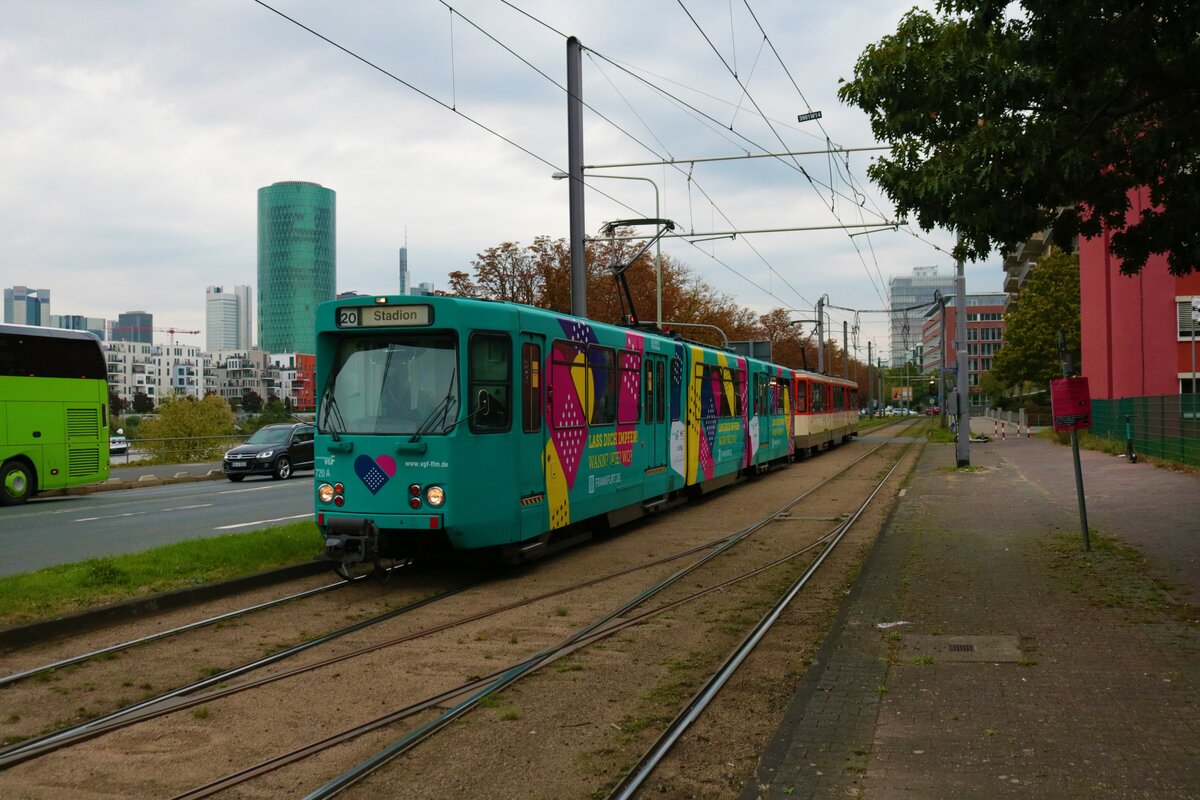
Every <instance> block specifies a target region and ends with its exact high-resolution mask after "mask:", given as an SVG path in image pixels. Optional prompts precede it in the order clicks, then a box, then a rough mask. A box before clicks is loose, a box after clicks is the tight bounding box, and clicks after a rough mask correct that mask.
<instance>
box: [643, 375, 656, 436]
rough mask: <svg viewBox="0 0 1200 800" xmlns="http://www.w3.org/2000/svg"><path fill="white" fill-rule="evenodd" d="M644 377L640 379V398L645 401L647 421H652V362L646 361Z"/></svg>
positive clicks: (653, 392) (653, 393)
mask: <svg viewBox="0 0 1200 800" xmlns="http://www.w3.org/2000/svg"><path fill="white" fill-rule="evenodd" d="M645 364H646V372H645V377H644V378H643V379H642V399H643V402H644V403H645V412H644V415H645V417H646V421H647V422H653V421H654V399H655V398H654V395H655V391H654V364H652V363H650V361H646V362H645Z"/></svg>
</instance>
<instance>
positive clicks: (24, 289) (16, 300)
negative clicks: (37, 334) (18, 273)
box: [4, 286, 50, 326]
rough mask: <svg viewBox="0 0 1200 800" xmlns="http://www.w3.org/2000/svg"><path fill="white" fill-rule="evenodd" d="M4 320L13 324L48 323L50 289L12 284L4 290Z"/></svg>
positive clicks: (46, 324)
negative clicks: (12, 285)
mask: <svg viewBox="0 0 1200 800" xmlns="http://www.w3.org/2000/svg"><path fill="white" fill-rule="evenodd" d="M4 321H5V322H8V323H11V324H13V325H42V326H48V325H49V324H50V290H49V289H30V288H29V287H28V286H14V287H12V288H11V289H5V290H4Z"/></svg>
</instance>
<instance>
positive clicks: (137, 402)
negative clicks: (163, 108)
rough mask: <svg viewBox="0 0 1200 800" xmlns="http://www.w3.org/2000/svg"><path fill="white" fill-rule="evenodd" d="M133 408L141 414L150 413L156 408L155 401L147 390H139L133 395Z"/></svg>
mask: <svg viewBox="0 0 1200 800" xmlns="http://www.w3.org/2000/svg"><path fill="white" fill-rule="evenodd" d="M133 410H134V411H136V412H137V413H139V414H149V413H150V412H151V411H153V410H154V401H153V400H151V399H150V395H148V394H146V393H145V392H137V393H136V394H134V396H133Z"/></svg>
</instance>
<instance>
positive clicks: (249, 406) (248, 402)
mask: <svg viewBox="0 0 1200 800" xmlns="http://www.w3.org/2000/svg"><path fill="white" fill-rule="evenodd" d="M242 408H244V409H245V410H246V411H249V412H250V413H251V414H257V413H258V412H260V411H262V408H263V399H262V395H260V394H259V393H258V392H256V391H254V390H253V389H247V390H246V391H244V392H242Z"/></svg>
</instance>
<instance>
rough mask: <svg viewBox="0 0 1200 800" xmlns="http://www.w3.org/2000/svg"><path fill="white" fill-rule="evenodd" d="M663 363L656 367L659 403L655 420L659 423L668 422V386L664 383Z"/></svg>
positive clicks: (655, 375)
mask: <svg viewBox="0 0 1200 800" xmlns="http://www.w3.org/2000/svg"><path fill="white" fill-rule="evenodd" d="M663 373H664V370H663V363H662V362H661V361H659V362H657V363H656V364H655V365H654V381H655V385H657V386H658V402H657V403H656V404H655V418H656V419H657V420H658V421H659V422H666V420H667V384H666V383H664V382H663Z"/></svg>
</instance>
